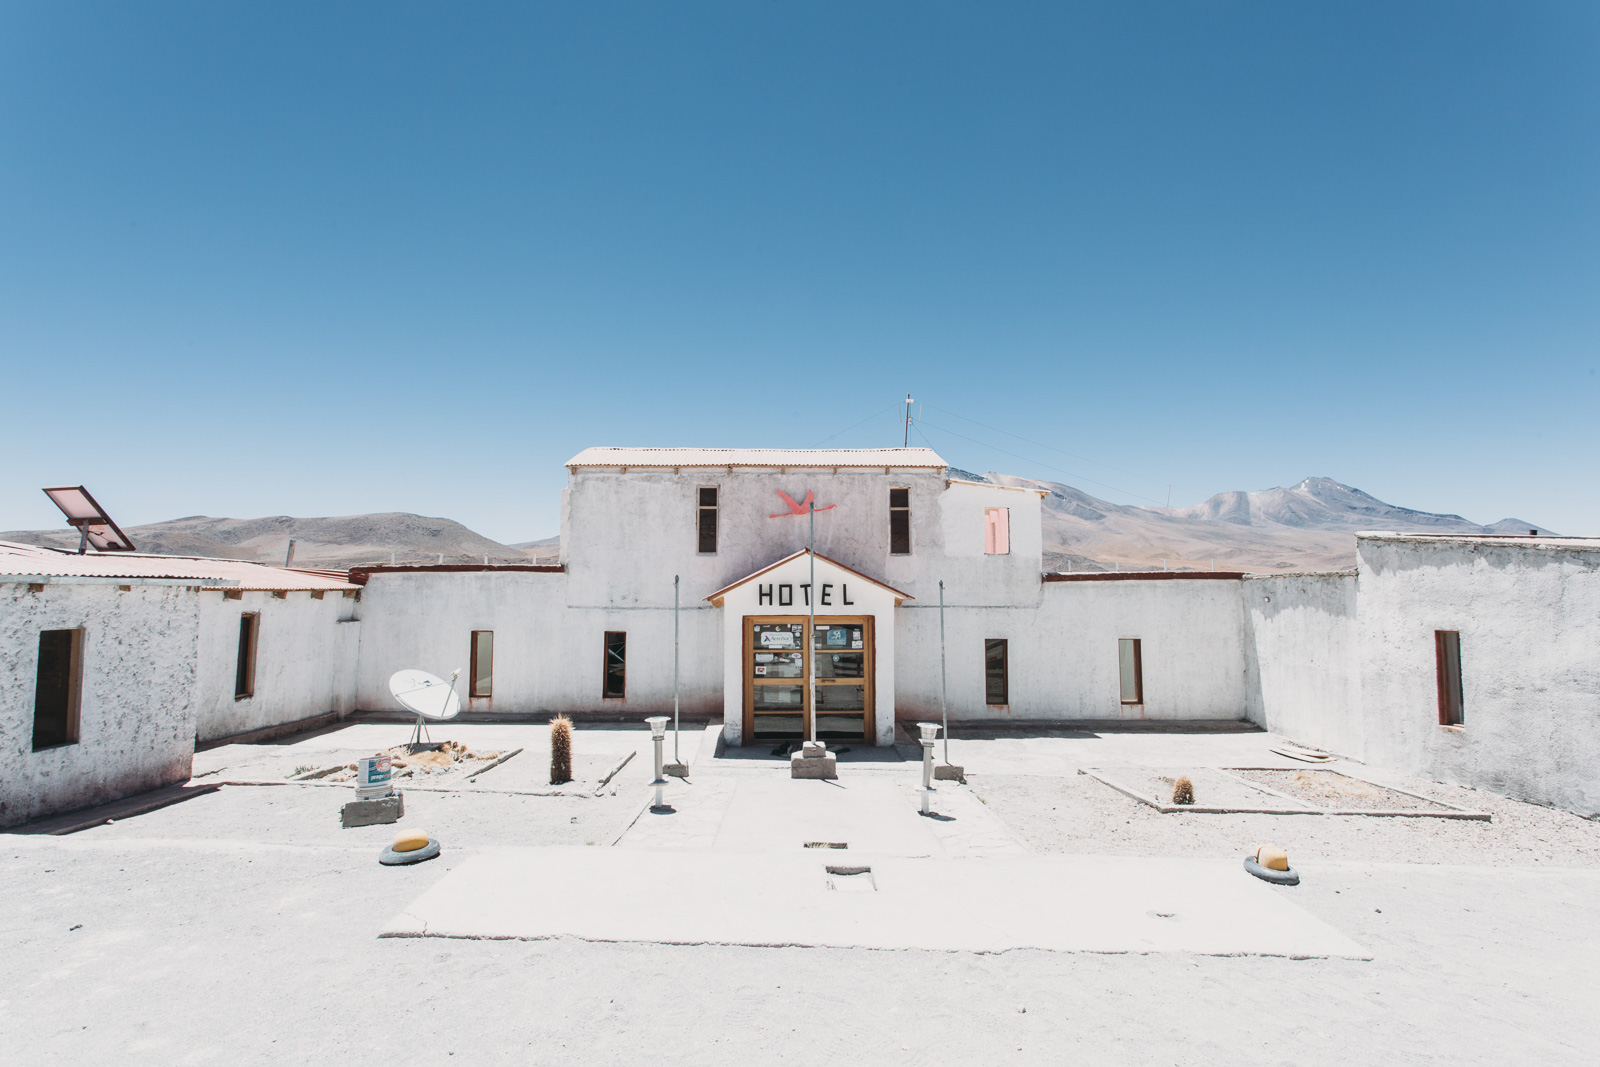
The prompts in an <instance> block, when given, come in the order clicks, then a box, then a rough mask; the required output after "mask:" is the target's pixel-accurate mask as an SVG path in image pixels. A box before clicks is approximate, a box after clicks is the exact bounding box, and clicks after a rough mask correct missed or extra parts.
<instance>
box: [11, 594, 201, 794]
mask: <svg viewBox="0 0 1600 1067" xmlns="http://www.w3.org/2000/svg"><path fill="white" fill-rule="evenodd" d="M198 596H199V594H198V593H196V592H194V591H192V590H191V589H189V588H186V587H184V586H179V585H154V584H138V585H134V586H132V588H131V589H129V590H128V591H123V590H121V589H119V588H118V586H117V585H116V584H112V583H97V584H90V583H78V584H74V583H65V582H64V583H59V584H58V583H54V582H52V583H49V584H46V585H45V586H44V588H43V589H42V590H41V591H39V592H31V591H30V589H29V586H28V585H27V584H19V583H0V825H6V826H10V825H14V824H16V823H20V822H25V821H27V820H29V819H33V818H38V817H40V816H43V815H49V814H53V813H56V812H63V811H71V810H74V809H77V808H82V807H87V806H89V805H92V804H98V803H103V802H105V801H108V800H116V799H118V798H120V797H124V796H129V795H131V794H134V793H139V792H143V791H145V790H148V789H155V788H158V787H160V786H163V785H167V784H170V783H172V782H179V781H183V780H184V779H186V778H188V777H189V772H190V768H191V765H192V761H193V758H194V734H195V718H196V715H195V708H196V693H195V689H196V681H195V651H196V647H197V644H198V639H199V623H198V613H197V610H196V598H197V597H198ZM78 627H82V628H83V629H84V631H85V633H84V639H83V664H82V691H81V698H80V703H79V740H78V742H77V743H76V744H69V745H62V746H59V747H56V748H50V749H45V750H44V751H41V752H34V751H33V703H34V689H35V684H36V681H37V677H38V659H39V632H40V631H41V630H65V629H75V628H78Z"/></svg>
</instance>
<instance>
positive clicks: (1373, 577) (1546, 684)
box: [1357, 536, 1600, 815]
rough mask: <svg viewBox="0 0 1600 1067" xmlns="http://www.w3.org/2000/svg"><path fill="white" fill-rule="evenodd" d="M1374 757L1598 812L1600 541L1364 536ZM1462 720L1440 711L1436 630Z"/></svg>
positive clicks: (1369, 740)
mask: <svg viewBox="0 0 1600 1067" xmlns="http://www.w3.org/2000/svg"><path fill="white" fill-rule="evenodd" d="M1357 555H1358V559H1359V567H1360V582H1361V594H1360V596H1361V601H1360V613H1359V617H1358V632H1359V637H1358V641H1359V654H1360V659H1361V689H1362V692H1361V702H1362V711H1363V720H1364V732H1365V742H1366V744H1365V749H1366V759H1367V762H1368V763H1372V764H1376V765H1380V766H1385V767H1392V768H1395V769H1397V770H1401V771H1405V772H1408V773H1412V774H1419V775H1423V776H1426V777H1429V778H1433V779H1436V780H1439V781H1445V782H1454V783H1458V784H1462V785H1470V786H1475V787H1477V788H1481V789H1489V790H1493V791H1494V792H1497V793H1505V794H1508V795H1511V796H1515V797H1520V798H1523V799H1527V800H1533V801H1537V802H1539V803H1544V804H1553V805H1556V806H1559V807H1563V808H1567V809H1570V810H1572V811H1576V812H1578V813H1580V814H1585V815H1593V814H1596V813H1600V549H1596V548H1593V547H1587V548H1584V547H1569V546H1562V545H1561V544H1560V542H1558V541H1543V542H1538V541H1532V540H1529V541H1523V542H1520V543H1519V542H1516V541H1510V540H1507V541H1502V542H1488V541H1475V542H1474V541H1449V540H1440V541H1419V540H1416V539H1406V538H1400V537H1393V536H1391V537H1370V536H1362V537H1360V538H1358V539H1357ZM1435 630H1457V631H1459V632H1460V634H1461V677H1462V689H1463V709H1464V715H1463V718H1464V720H1465V724H1464V726H1463V727H1461V728H1459V729H1452V728H1448V727H1442V726H1440V725H1439V721H1438V697H1437V688H1436V676H1435V662H1434V631H1435Z"/></svg>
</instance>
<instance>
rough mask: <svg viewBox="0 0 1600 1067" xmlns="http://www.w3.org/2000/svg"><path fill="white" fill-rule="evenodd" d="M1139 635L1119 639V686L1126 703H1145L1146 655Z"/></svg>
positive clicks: (1123, 700)
mask: <svg viewBox="0 0 1600 1067" xmlns="http://www.w3.org/2000/svg"><path fill="white" fill-rule="evenodd" d="M1139 645H1140V641H1139V639H1138V638H1137V637H1124V638H1120V639H1119V640H1118V641H1117V674H1118V679H1119V681H1118V686H1119V688H1120V690H1121V695H1122V702H1123V703H1124V704H1143V703H1144V656H1143V653H1142V651H1141V650H1140V647H1139Z"/></svg>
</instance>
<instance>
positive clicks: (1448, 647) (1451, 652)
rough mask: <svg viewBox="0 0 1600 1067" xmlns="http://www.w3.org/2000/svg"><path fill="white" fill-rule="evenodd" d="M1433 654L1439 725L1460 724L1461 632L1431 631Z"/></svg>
mask: <svg viewBox="0 0 1600 1067" xmlns="http://www.w3.org/2000/svg"><path fill="white" fill-rule="evenodd" d="M1433 654H1434V663H1435V670H1436V672H1437V675H1438V682H1439V725H1440V726H1460V725H1462V724H1463V723H1464V722H1465V721H1466V720H1465V719H1464V718H1463V717H1462V710H1463V709H1462V706H1461V633H1460V632H1459V631H1457V630H1435V631H1433Z"/></svg>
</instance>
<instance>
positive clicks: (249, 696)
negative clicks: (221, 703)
mask: <svg viewBox="0 0 1600 1067" xmlns="http://www.w3.org/2000/svg"><path fill="white" fill-rule="evenodd" d="M233 699H234V700H253V699H255V694H254V693H235V694H233Z"/></svg>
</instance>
